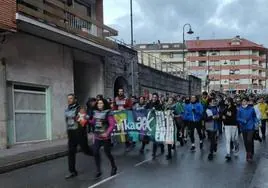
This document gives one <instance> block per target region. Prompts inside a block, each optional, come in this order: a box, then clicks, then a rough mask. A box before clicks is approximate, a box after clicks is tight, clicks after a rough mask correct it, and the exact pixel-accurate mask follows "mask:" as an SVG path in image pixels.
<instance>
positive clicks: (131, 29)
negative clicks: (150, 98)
mask: <svg viewBox="0 0 268 188" xmlns="http://www.w3.org/2000/svg"><path fill="white" fill-rule="evenodd" d="M130 38H131V48H133V45H134V39H133V8H132V0H130ZM131 90H132V95H135V86H134V61H133V58H132V59H131Z"/></svg>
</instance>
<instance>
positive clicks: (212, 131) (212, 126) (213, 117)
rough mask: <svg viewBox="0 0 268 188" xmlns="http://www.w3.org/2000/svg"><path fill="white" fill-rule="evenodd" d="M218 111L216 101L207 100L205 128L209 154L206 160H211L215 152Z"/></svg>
mask: <svg viewBox="0 0 268 188" xmlns="http://www.w3.org/2000/svg"><path fill="white" fill-rule="evenodd" d="M219 117H220V116H219V111H218V108H217V105H216V101H215V99H213V98H209V99H208V107H207V109H206V111H205V118H204V119H205V127H206V131H207V132H208V139H209V141H210V150H209V151H210V152H209V155H208V160H213V152H216V151H217V139H216V135H217V130H218V129H219Z"/></svg>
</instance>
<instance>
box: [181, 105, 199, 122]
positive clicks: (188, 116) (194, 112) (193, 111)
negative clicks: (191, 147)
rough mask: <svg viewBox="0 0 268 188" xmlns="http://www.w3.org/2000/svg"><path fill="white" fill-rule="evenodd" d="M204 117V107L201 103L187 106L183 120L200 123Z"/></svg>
mask: <svg viewBox="0 0 268 188" xmlns="http://www.w3.org/2000/svg"><path fill="white" fill-rule="evenodd" d="M202 117H203V106H202V104H201V103H199V102H195V103H189V104H185V106H184V113H183V120H185V121H191V122H198V121H201V120H202Z"/></svg>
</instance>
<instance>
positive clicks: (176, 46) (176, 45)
mask: <svg viewBox="0 0 268 188" xmlns="http://www.w3.org/2000/svg"><path fill="white" fill-rule="evenodd" d="M173 47H174V48H180V47H181V45H180V44H174V45H173Z"/></svg>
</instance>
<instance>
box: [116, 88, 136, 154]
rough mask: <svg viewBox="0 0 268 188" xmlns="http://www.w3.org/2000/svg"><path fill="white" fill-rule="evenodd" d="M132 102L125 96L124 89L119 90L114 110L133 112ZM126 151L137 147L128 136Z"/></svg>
mask: <svg viewBox="0 0 268 188" xmlns="http://www.w3.org/2000/svg"><path fill="white" fill-rule="evenodd" d="M131 109H132V102H131V100H130V99H129V98H127V97H126V96H125V92H124V89H123V88H120V89H118V96H117V97H116V98H115V106H114V110H131ZM125 144H126V145H125V146H126V151H127V152H128V151H130V150H131V148H134V147H135V142H131V140H130V138H129V137H128V135H126V143H125Z"/></svg>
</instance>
